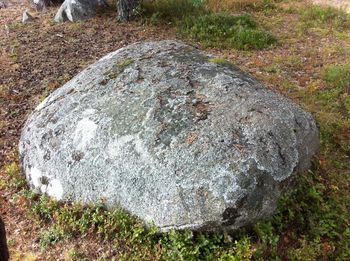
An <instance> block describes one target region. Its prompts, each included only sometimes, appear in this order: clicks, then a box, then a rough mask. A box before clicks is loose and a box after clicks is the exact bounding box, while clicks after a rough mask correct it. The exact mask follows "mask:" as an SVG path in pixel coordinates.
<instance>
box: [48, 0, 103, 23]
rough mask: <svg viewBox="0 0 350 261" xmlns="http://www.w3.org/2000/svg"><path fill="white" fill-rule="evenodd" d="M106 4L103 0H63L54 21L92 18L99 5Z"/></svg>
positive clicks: (74, 20)
mask: <svg viewBox="0 0 350 261" xmlns="http://www.w3.org/2000/svg"><path fill="white" fill-rule="evenodd" d="M104 5H107V3H106V2H105V1H104V0H65V1H64V2H63V4H62V5H61V7H60V8H59V10H58V11H57V13H56V16H55V19H54V20H55V22H57V23H62V22H65V21H68V20H69V21H71V22H76V21H81V20H86V19H89V18H92V17H94V16H95V15H96V10H97V8H98V7H100V6H104Z"/></svg>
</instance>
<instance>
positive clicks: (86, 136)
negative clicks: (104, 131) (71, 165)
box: [73, 118, 97, 150]
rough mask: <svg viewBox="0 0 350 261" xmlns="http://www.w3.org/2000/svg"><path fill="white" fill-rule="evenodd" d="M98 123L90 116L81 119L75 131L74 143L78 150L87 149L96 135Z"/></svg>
mask: <svg viewBox="0 0 350 261" xmlns="http://www.w3.org/2000/svg"><path fill="white" fill-rule="evenodd" d="M96 130H97V124H96V123H94V122H93V121H92V120H90V119H88V118H84V119H82V120H80V121H79V122H78V124H77V127H76V129H75V132H74V138H73V144H74V145H75V147H76V149H77V150H85V149H86V148H87V146H88V144H89V143H90V141H91V140H92V139H93V138H94V137H95V133H96Z"/></svg>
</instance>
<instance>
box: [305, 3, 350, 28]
mask: <svg viewBox="0 0 350 261" xmlns="http://www.w3.org/2000/svg"><path fill="white" fill-rule="evenodd" d="M301 21H302V23H303V26H304V27H325V26H330V27H333V28H335V29H337V30H342V29H349V28H350V16H349V15H348V14H346V13H345V12H342V11H340V10H339V9H336V8H333V7H322V6H318V5H309V6H307V7H306V8H304V9H302V10H301Z"/></svg>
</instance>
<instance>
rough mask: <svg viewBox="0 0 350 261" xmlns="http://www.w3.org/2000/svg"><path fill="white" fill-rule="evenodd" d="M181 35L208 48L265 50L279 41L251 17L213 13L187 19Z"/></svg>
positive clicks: (183, 23) (181, 29) (182, 26)
mask: <svg viewBox="0 0 350 261" xmlns="http://www.w3.org/2000/svg"><path fill="white" fill-rule="evenodd" d="M180 32H181V34H182V35H183V36H185V37H187V38H189V39H192V40H194V41H200V42H201V43H202V44H203V45H204V46H206V47H221V48H236V49H240V50H249V49H263V48H267V47H270V46H272V45H273V44H275V43H276V41H277V40H276V38H275V37H274V36H272V35H271V34H270V33H268V32H266V31H264V30H263V29H261V28H259V27H258V25H257V23H256V22H255V21H254V19H253V18H252V17H251V16H249V15H239V16H233V15H229V14H225V13H212V14H204V15H200V16H191V17H187V18H186V19H184V20H183V22H182V25H181V26H180Z"/></svg>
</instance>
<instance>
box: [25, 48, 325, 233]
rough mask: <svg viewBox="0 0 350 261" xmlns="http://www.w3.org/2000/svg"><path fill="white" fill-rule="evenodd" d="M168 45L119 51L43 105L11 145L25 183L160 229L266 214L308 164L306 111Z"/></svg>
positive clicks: (225, 224)
mask: <svg viewBox="0 0 350 261" xmlns="http://www.w3.org/2000/svg"><path fill="white" fill-rule="evenodd" d="M210 61H211V59H210V56H208V55H206V54H204V53H203V52H201V51H199V50H196V49H194V48H193V47H190V46H188V45H185V44H183V43H179V42H175V41H161V42H144V43H136V44H132V45H129V46H127V47H125V48H122V49H119V50H117V51H116V52H113V53H110V54H109V55H107V56H105V57H104V58H102V59H101V60H100V61H98V62H96V63H95V64H93V65H91V66H89V67H88V68H87V69H85V70H84V71H82V72H81V73H79V74H78V75H77V76H76V77H74V78H73V79H72V80H71V81H69V82H68V83H66V84H65V85H64V86H62V87H61V88H59V89H57V90H56V91H55V92H54V93H52V94H51V95H50V96H49V97H48V98H47V99H45V100H44V101H43V102H42V103H41V104H40V105H39V106H38V107H37V108H36V110H35V111H34V112H33V113H32V115H31V116H30V117H29V119H28V121H27V123H26V124H25V126H24V128H23V133H22V137H21V140H20V156H21V162H22V167H23V170H24V172H25V175H26V178H27V180H28V182H29V184H30V186H31V187H32V188H33V189H34V190H35V191H37V192H41V193H46V194H48V195H50V196H52V197H55V198H56V199H58V200H68V201H78V202H82V203H94V202H100V201H101V200H102V201H103V202H105V203H106V204H107V206H108V207H110V208H114V207H122V208H124V209H126V210H127V211H129V212H131V213H132V214H135V215H137V216H139V217H140V218H141V219H143V220H144V221H145V222H146V223H148V224H150V223H152V222H154V223H155V224H156V225H157V226H159V227H160V228H161V230H162V231H167V230H169V229H171V228H175V229H183V228H189V229H192V230H200V229H201V230H210V231H213V230H235V229H237V228H239V227H242V226H244V225H248V224H251V223H254V222H256V221H257V220H258V219H260V218H262V217H266V216H269V215H271V214H272V213H273V211H274V210H275V208H276V202H277V199H278V198H279V196H280V195H281V193H282V192H283V191H285V190H286V189H288V186H289V185H288V184H289V183H290V180H291V179H292V177H294V176H295V175H296V174H297V173H300V172H304V171H306V170H307V169H308V167H309V166H310V162H311V158H312V156H313V155H314V154H315V152H316V151H317V150H318V147H319V137H318V136H319V133H318V128H317V126H316V123H315V121H314V119H313V117H312V116H311V114H310V113H308V112H305V111H304V110H302V109H301V108H300V107H299V106H298V105H296V104H294V103H293V102H291V101H290V100H289V99H287V98H284V97H282V96H281V95H279V94H276V93H274V92H272V91H271V90H268V89H267V88H265V87H264V86H263V85H262V84H261V83H260V82H258V81H257V80H255V79H254V78H252V77H251V76H249V75H247V74H246V73H244V72H242V71H240V70H239V69H238V68H236V67H234V66H232V65H228V64H216V63H213V62H210Z"/></svg>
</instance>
